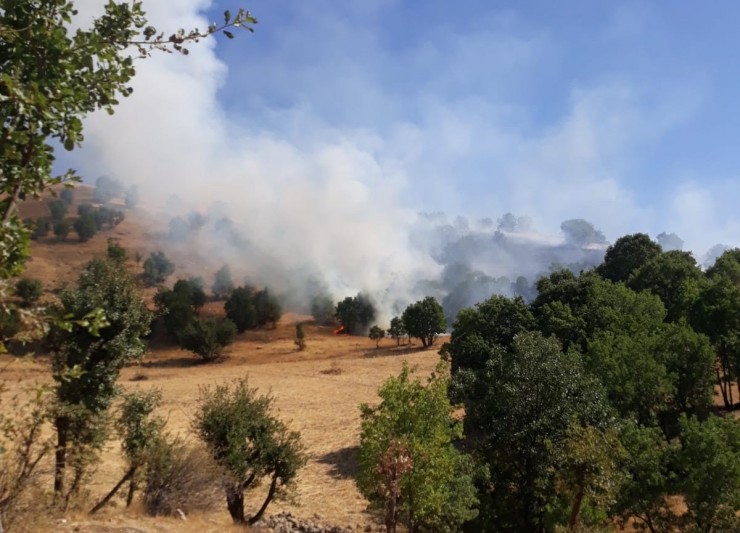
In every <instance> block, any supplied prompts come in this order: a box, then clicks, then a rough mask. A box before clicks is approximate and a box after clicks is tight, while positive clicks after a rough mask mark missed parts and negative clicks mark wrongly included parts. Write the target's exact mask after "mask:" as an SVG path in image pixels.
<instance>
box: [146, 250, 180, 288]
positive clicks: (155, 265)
mask: <svg viewBox="0 0 740 533" xmlns="http://www.w3.org/2000/svg"><path fill="white" fill-rule="evenodd" d="M174 271H175V265H174V263H173V262H172V261H170V260H169V259H168V258H167V256H166V255H165V254H164V252H152V253H151V254H150V255H149V258H148V259H147V260H146V261H144V281H145V282H146V283H148V284H149V285H156V284H157V283H162V282H163V281H164V280H166V279H167V278H168V277H169V276H170V275H172V273H173V272H174Z"/></svg>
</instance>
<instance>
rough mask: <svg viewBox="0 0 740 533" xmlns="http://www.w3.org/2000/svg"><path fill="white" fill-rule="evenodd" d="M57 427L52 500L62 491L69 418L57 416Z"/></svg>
mask: <svg viewBox="0 0 740 533" xmlns="http://www.w3.org/2000/svg"><path fill="white" fill-rule="evenodd" d="M54 425H55V426H56V429H57V448H56V452H55V463H54V501H56V499H57V498H58V497H59V496H60V495H61V494H62V492H63V491H64V469H65V468H66V466H67V433H68V432H69V418H68V417H66V416H58V417H57V418H56V420H55V421H54Z"/></svg>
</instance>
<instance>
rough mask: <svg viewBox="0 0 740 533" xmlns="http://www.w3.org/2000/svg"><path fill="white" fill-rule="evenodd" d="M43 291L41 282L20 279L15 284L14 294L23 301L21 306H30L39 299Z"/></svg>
mask: <svg viewBox="0 0 740 533" xmlns="http://www.w3.org/2000/svg"><path fill="white" fill-rule="evenodd" d="M43 289H44V285H43V283H41V280H38V279H32V278H21V279H20V280H18V283H16V284H15V294H16V295H17V296H18V297H19V298H21V300H23V305H25V306H30V305H31V304H33V303H34V302H36V301H37V300H38V299H39V298H41V293H42V291H43Z"/></svg>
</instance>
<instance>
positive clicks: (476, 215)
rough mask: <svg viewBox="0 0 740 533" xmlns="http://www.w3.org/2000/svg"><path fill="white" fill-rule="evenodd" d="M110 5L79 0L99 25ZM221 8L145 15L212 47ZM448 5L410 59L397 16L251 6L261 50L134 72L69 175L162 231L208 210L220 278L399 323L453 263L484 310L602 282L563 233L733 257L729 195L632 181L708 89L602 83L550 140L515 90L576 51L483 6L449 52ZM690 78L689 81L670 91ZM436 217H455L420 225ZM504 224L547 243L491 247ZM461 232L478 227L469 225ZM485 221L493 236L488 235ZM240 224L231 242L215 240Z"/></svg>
mask: <svg viewBox="0 0 740 533" xmlns="http://www.w3.org/2000/svg"><path fill="white" fill-rule="evenodd" d="M101 4H102V1H99V0H89V1H86V2H81V3H80V7H81V8H82V9H81V14H82V16H83V17H89V16H91V15H92V14H93V13H96V12H98V10H99V6H100V5H101ZM220 4H221V3H219V5H218V6H214V10H213V11H212V12H209V16H210V17H215V13H218V9H219V8H220V7H221V5H220ZM433 4H434V3H433ZM210 5H211V2H205V1H202V0H185V1H183V0H178V1H177V2H175V1H173V0H168V1H161V2H156V3H151V5H149V6H147V7H148V9H149V10H150V15H151V19H152V21H153V22H154V23H155V24H156V25H157V26H158V27H160V28H168V29H169V28H176V27H180V26H183V27H192V26H200V27H205V26H206V25H207V22H208V21H207V19H206V18H204V15H203V11H202V10H203V9H204V8H206V7H208V6H210ZM435 5H436V4H435ZM435 5H432V6H431V7H430V13H431V14H430V13H426V14H425V15H424V17H428V18H429V19H430V20H426V19H425V21H424V22H426V23H429V25H430V28H432V29H431V30H429V33H423V32H420V31H419V28H417V27H413V28H411V27H410V28H409V31H411V30H413V37H411V36H410V37H409V42H408V43H402V44H398V43H395V41H394V43H395V44H393V45H391V44H389V43H386V42H385V41H383V40H382V39H380V38H379V37H374V36H375V35H383V36H386V37H388V38H389V39H391V38H393V37H395V38H397V37H398V35H399V33H398V32H400V31H402V28H398V27H394V25H393V24H389V23H386V22H385V21H387V20H393V19H392V17H393V16H398V17H401V20H406V19H405V18H402V14H400V13H398V12H396V11H395V10H396V9H400V8H398V6H397V5H396V3H395V2H383V3H378V5H377V6H375V5H373V6H368V5H367V3H366V2H348V3H346V5H343V6H342V7H341V8H337V7H336V6H333V8H332V9H326V10H321V9H320V7H321V6H320V5H316V6H312V7H311V8H310V10H309V8H307V7H305V6H297V5H295V3H291V4H290V5H289V6H288V7H286V6H287V4H286V5H283V4H282V3H280V2H277V3H275V2H272V3H265V2H255V3H254V5H253V6H249V7H250V8H252V9H253V10H254V11H255V14H256V15H257V16H258V18H260V20H261V23H260V24H259V25H258V26H257V32H256V34H254V35H250V36H246V38H244V39H241V40H238V42H234V43H230V42H228V43H221V44H219V45H218V50H217V49H216V43H215V41H209V42H205V43H201V45H200V46H196V47H193V48H192V50H191V53H190V55H189V56H188V57H187V58H183V57H179V56H168V55H155V56H154V57H152V58H151V59H149V60H147V61H144V62H139V63H138V64H137V70H138V74H137V76H136V78H135V81H134V84H133V86H134V88H135V92H134V95H133V96H132V97H131V98H129V99H128V100H127V101H124V102H123V103H122V105H121V106H120V107H119V108H118V109H117V112H116V115H115V116H113V117H109V116H107V115H97V116H93V117H92V118H91V119H90V120H88V122H87V124H86V128H87V129H86V131H87V133H86V139H85V148H84V149H83V150H82V151H80V153H79V154H74V157H73V158H72V159H70V160H67V161H63V162H62V163H65V164H66V163H68V164H70V165H73V166H75V167H77V168H79V169H80V171H81V172H82V173H83V174H84V175H86V176H88V177H90V178H94V177H96V176H99V175H103V174H108V175H112V176H115V177H117V178H119V179H121V180H123V181H125V182H126V183H129V184H135V185H137V186H138V187H139V190H140V196H141V198H142V204H143V205H144V206H145V207H146V208H147V210H148V211H149V212H152V213H156V214H157V217H156V219H157V224H161V223H164V224H167V223H168V222H169V221H170V219H172V218H173V217H176V216H180V215H182V216H187V215H188V214H189V213H190V212H192V211H193V210H197V211H199V212H200V213H202V214H204V215H205V214H210V215H211V218H210V219H209V223H208V224H207V225H206V226H205V229H204V230H203V231H201V232H200V233H199V235H198V236H197V237H193V239H194V240H192V241H190V242H192V250H193V253H194V254H201V255H202V256H203V257H205V258H208V259H210V260H212V264H213V269H214V270H215V269H216V268H218V267H219V266H220V265H221V264H223V263H229V264H231V265H232V267H233V268H234V269H235V270H237V271H243V275H247V276H249V277H250V279H252V280H254V281H255V282H257V283H266V284H270V285H279V286H283V287H286V286H290V287H296V288H297V287H303V286H305V285H306V280H309V279H319V280H321V281H322V282H323V283H325V284H326V286H327V287H328V288H329V289H330V290H331V291H332V292H333V293H334V295H335V296H336V297H341V296H345V295H348V294H353V293H356V292H357V291H358V290H367V291H370V292H371V293H372V294H373V295H374V296H375V297H376V298H377V299H379V300H381V302H380V303H381V305H382V306H383V307H385V308H386V309H387V310H389V311H392V309H393V307H394V305H393V304H394V302H395V301H396V300H401V301H406V302H407V301H409V300H411V299H413V298H416V297H418V296H420V293H422V292H429V291H430V290H432V291H435V290H436V291H437V294H438V295H439V296H440V297H444V296H445V295H446V294H449V291H450V289H449V287H447V288H445V287H444V286H443V287H439V286H438V285H435V283H437V284H439V283H442V284H444V280H445V279H447V280H448V281H449V279H450V276H449V275H447V276H445V272H447V273H448V274H449V272H450V269H451V268H452V267H451V265H455V264H458V263H461V264H463V265H465V267H464V268H468V269H469V270H470V271H471V272H476V271H479V272H480V273H481V275H482V276H483V277H481V275H475V276H473V278H474V283H477V284H478V287H477V289H475V290H474V291H473V292H475V294H478V291H480V293H481V296H482V297H484V296H485V295H486V294H485V293H486V292H490V290H492V289H493V290H496V291H497V292H506V293H512V289H511V287H508V288H507V285H506V282H497V281H496V280H497V279H498V278H500V277H502V276H506V277H507V278H508V282H510V284H512V285H513V284H515V283H516V279H517V277H518V276H520V275H523V276H525V277H527V278H528V283H530V284H531V282H532V281H533V277H534V276H536V275H537V274H539V273H541V272H544V271H547V269H548V268H549V267H550V265H551V264H552V263H554V262H555V263H562V264H569V263H576V264H581V263H583V264H593V263H594V262H597V261H598V260H599V259H600V258H599V257H598V253H597V252H596V251H594V250H591V251H583V250H580V249H578V250H576V248H575V247H573V246H569V245H567V244H565V241H564V238H563V235H562V234H561V233H560V232H559V224H560V223H561V222H562V221H564V220H567V219H580V218H585V219H587V220H590V221H591V222H593V223H594V225H595V226H596V228H598V229H601V230H603V231H604V233H605V235H606V238H607V239H608V240H610V241H613V240H615V239H616V238H617V237H619V236H620V235H622V234H624V233H628V232H636V231H644V232H650V233H651V234H652V235H653V236H655V235H657V234H658V233H659V232H661V231H666V232H676V233H677V234H678V235H679V236H681V237H682V238H684V239H686V245H687V246H686V248H688V249H691V250H694V251H695V252H696V254H697V256H698V257H699V258H701V256H702V254H704V252H705V251H706V250H707V249H708V248H710V246H712V245H713V244H715V243H716V242H725V243H727V244H737V243H736V242H735V241H733V240H732V239H734V238H736V237H735V236H736V235H738V234H740V232H738V231H737V229H738V228H739V227H740V224H739V223H738V220H737V219H736V218H735V215H734V214H732V213H731V212H730V211H727V210H724V209H723V208H721V207H722V206H724V205H725V204H724V202H725V200H724V198H727V197H728V196H732V195H731V194H727V193H728V192H732V190H734V189H733V188H732V187H730V188H729V189H722V188H721V187H720V188H719V189H717V187H715V189H717V190H719V192H720V193H722V194H717V190H709V189H706V188H703V187H701V186H699V185H698V184H697V183H696V182H695V181H692V180H691V179H687V180H681V181H677V182H676V183H674V184H672V185H671V186H670V187H668V188H667V189H666V190H665V194H663V195H662V197H661V199H660V201H659V202H656V204H655V206H652V207H647V206H646V205H647V204H646V201H644V200H641V199H639V198H638V197H637V196H638V192H639V188H640V187H641V186H642V185H640V183H637V184H636V183H635V181H634V179H633V178H630V179H628V176H629V174H630V173H631V172H633V171H635V170H636V160H637V159H639V158H636V156H635V154H636V153H640V152H642V151H645V150H646V149H649V148H650V147H656V146H657V145H658V144H659V143H660V142H661V141H662V140H663V139H665V138H666V136H667V135H669V133H671V132H673V131H674V130H675V129H677V128H680V127H682V125H683V124H684V123H686V122H687V121H690V119H691V118H692V117H693V116H694V115H695V114H696V113H697V111H696V110H697V109H699V108H700V107H701V101H702V97H701V91H700V90H698V89H697V90H696V91H693V89H694V88H696V87H699V86H700V84H699V83H698V82H697V80H696V79H695V78H694V77H692V76H684V75H681V74H678V73H675V72H670V73H666V74H664V75H663V76H662V77H658V76H656V80H657V81H655V82H654V83H648V82H646V81H645V80H644V79H637V78H636V77H635V76H634V72H632V71H631V70H630V69H629V68H627V67H624V72H619V71H618V72H619V73H620V74H621V75H616V76H613V77H608V76H606V75H602V76H600V75H599V73H598V72H597V73H595V74H594V73H591V74H590V75H589V76H587V77H586V81H584V82H583V83H576V82H573V81H571V82H568V83H566V84H564V85H563V86H560V87H559V89H560V90H561V94H560V96H559V98H560V100H561V103H562V109H560V110H559V111H558V112H557V113H555V114H554V116H553V117H551V118H550V120H549V121H548V122H547V123H545V124H539V125H538V124H535V123H534V122H533V118H534V115H536V114H537V111H538V109H537V108H536V107H533V108H532V109H528V106H529V105H531V104H533V103H534V102H523V101H522V100H520V99H519V96H518V95H517V92H518V90H519V89H520V88H521V86H523V85H527V84H528V83H533V82H536V81H538V80H537V78H533V77H532V76H533V72H534V71H535V70H536V68H537V67H538V65H542V64H543V62H546V61H547V60H548V58H549V57H550V56H549V53H548V52H547V48H548V47H549V46H550V45H551V44H553V43H557V44H559V45H560V46H562V47H563V48H564V49H566V50H568V49H570V47H571V46H572V44H573V43H571V42H569V41H567V40H566V39H565V37H564V36H563V35H561V34H559V33H551V32H555V30H553V29H545V28H544V27H543V26H541V21H539V20H537V19H536V18H533V17H531V16H530V15H531V14H530V13H529V11H528V8H522V12H521V13H515V14H512V13H508V12H500V11H496V10H493V9H491V8H485V7H484V6H480V13H477V14H476V16H475V17H474V16H472V12H473V11H475V10H472V11H470V12H468V11H467V10H462V11H461V13H460V14H459V16H460V17H463V18H464V20H462V19H461V25H460V27H459V29H452V30H450V31H448V32H445V33H441V32H440V33H438V32H434V31H433V30H434V29H435V28H439V27H440V25H441V22H440V20H441V18H440V14H439V13H438V12H437V10H436V7H435ZM314 9H317V10H318V11H314ZM389 10H390V11H389ZM316 12H320V16H313V14H314V13H316ZM288 14H289V15H290V16H288ZM659 15H660V14H659V13H654V12H647V11H640V10H637V9H632V8H625V9H622V10H616V11H614V12H612V13H610V16H609V17H607V20H606V21H604V22H602V25H601V27H600V30H601V31H603V32H604V34H605V35H606V34H609V31H612V33H611V34H610V35H612V37H613V38H614V39H615V40H616V41H617V44H614V45H613V46H617V45H618V44H619V41H621V40H622V39H625V38H626V37H625V35H623V34H620V33H619V31H622V32H624V31H628V30H629V28H627V29H625V26H624V24H622V25H620V21H622V22H624V20H631V21H633V22H635V24H636V25H635V27H634V28H633V29H632V30H629V31H633V32H636V33H637V34H636V36H633V37H635V38H637V39H638V40H639V39H645V34H644V33H643V32H642V30H640V27H639V24H637V23H638V22H640V21H646V20H647V21H650V20H652V19H653V18H655V17H658V16H659ZM474 19H479V20H480V22H478V23H475V22H474ZM409 24H411V22H409ZM620 28H621V29H620ZM614 32H616V33H614ZM391 40H392V39H391ZM605 46H606V45H605ZM606 48H607V49H605V50H602V52H603V53H604V54H610V53H616V52H615V50H614V48H613V47H610V46H606ZM483 52H485V54H484V55H486V56H487V58H488V63H487V64H486V65H485V68H483V67H482V65H481V64H480V62H479V60H478V57H479V55H480V54H481V53H483ZM260 54H262V55H260ZM431 65H446V66H445V67H444V68H441V69H437V68H426V67H429V66H431ZM425 66H426V67H425ZM389 69H390V70H389ZM404 70H405V71H406V72H408V75H404ZM657 78H660V79H657ZM676 79H678V80H680V81H682V82H684V83H682V84H681V83H679V84H675V85H674V86H675V87H678V88H672V89H666V90H665V91H658V88H664V84H665V83H667V82H668V81H674V80H676ZM227 80H228V82H229V85H228V89H227V86H226V85H225V82H226V81H227ZM404 80H405V81H404ZM450 80H451V81H450ZM455 80H457V81H455ZM494 82H495V83H494ZM399 83H400V84H401V85H403V87H405V89H403V90H399V85H398V84H399ZM453 86H454V87H453ZM491 87H496V88H495V90H494V89H493V88H491ZM453 89H455V90H453ZM563 95H565V96H563ZM534 104H535V106H536V103H534ZM539 111H544V108H543V109H540V110H539ZM638 147H639V148H638ZM648 166H649V165H648ZM643 171H644V169H643ZM637 181H639V180H637ZM666 206H667V207H666ZM439 209H441V210H444V211H446V212H448V213H451V215H450V216H449V217H448V218H447V219H446V220H443V219H442V218H441V217H438V218H433V217H432V218H431V219H430V218H429V217H419V215H418V213H420V212H428V211H435V212H436V211H437V210H439ZM507 211H513V212H515V213H516V214H517V215H527V216H528V217H530V220H531V225H530V227H529V228H528V229H527V231H526V232H519V233H518V236H517V237H514V236H513V235H510V233H515V232H504V233H502V234H499V236H501V235H503V236H504V237H505V239H504V241H502V240H501V239H500V237H499V241H495V240H494V235H495V231H496V229H497V219H498V218H500V217H502V216H503V215H504V214H505V212H507ZM456 214H464V215H466V216H467V221H465V222H462V221H460V222H459V224H457V223H455V221H454V216H455V215H456ZM485 217H490V218H491V219H492V224H493V226H491V225H490V224H489V225H486V224H482V225H481V224H480V223H479V221H480V220H481V219H484V218H485ZM224 219H228V220H230V221H231V222H230V223H228V227H227V226H225V225H224V223H221V224H220V225H219V227H218V228H217V227H216V225H217V223H218V222H219V221H223V220H224ZM466 226H467V227H466ZM448 227H449V228H452V230H451V232H450V231H448V232H447V234H445V233H444V231H446V230H445V229H444V228H448ZM209 228H210V229H211V230H212V231H207V230H208V229H209ZM522 235H526V236H527V237H522ZM456 240H459V244H457V245H455V244H454V242H455V241H456ZM504 242H505V243H506V244H505V245H504V244H502V243H504ZM514 242H516V243H517V244H512V243H514ZM471 248H474V249H475V252H474V253H473V252H471ZM458 271H459V269H458ZM487 277H488V278H493V280H489V279H488V278H487ZM440 279H442V280H443V281H442V282H440V281H439V280H440ZM425 280H428V281H430V282H431V283H426V284H424V282H425ZM459 281H460V280H456V282H459ZM420 283H421V285H420ZM309 285H311V284H310V283H309ZM520 292H521V291H520ZM472 298H473V297H472V296H471V298H468V299H466V301H467V300H469V299H472ZM475 298H477V299H479V297H478V296H476V297H475Z"/></svg>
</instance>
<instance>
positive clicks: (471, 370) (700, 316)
mask: <svg viewBox="0 0 740 533" xmlns="http://www.w3.org/2000/svg"><path fill="white" fill-rule="evenodd" d="M739 319H740V250H729V251H727V252H725V253H724V254H723V255H722V256H721V257H720V258H719V259H718V260H717V262H716V263H715V265H714V266H713V267H712V268H710V269H708V270H707V271H706V272H702V270H701V269H700V268H699V267H698V266H697V265H696V262H695V261H694V259H693V257H692V256H691V255H690V254H689V253H686V252H680V251H675V250H673V251H667V252H664V251H662V249H661V247H660V246H659V245H658V244H656V243H654V242H652V241H651V240H650V239H649V238H648V237H647V236H646V235H642V234H636V235H630V236H626V237H623V238H621V239H619V240H618V241H617V242H616V243H615V244H614V245H613V246H610V247H609V248H608V250H607V252H606V256H605V260H604V262H603V263H602V264H600V265H599V266H598V267H597V268H596V269H595V270H592V271H588V272H583V273H581V274H580V275H575V274H573V273H572V272H571V271H569V270H562V271H557V272H553V273H552V274H550V275H549V276H546V277H543V278H541V279H540V280H539V281H538V282H537V297H536V298H535V299H534V300H533V301H532V302H531V303H527V302H525V301H524V300H523V299H522V298H507V297H503V296H493V297H491V298H489V299H488V300H486V301H484V302H481V303H479V304H478V305H476V306H475V307H474V308H468V309H464V310H462V311H461V312H460V313H459V314H458V315H457V318H456V320H455V322H454V324H453V327H452V333H451V337H450V340H449V343H447V344H445V345H444V347H443V349H442V351H441V353H442V355H443V358H444V359H446V360H447V361H449V364H450V371H451V374H450V378H447V377H445V376H446V371H445V370H444V369H442V370H439V371H438V372H437V373H436V374H435V375H434V376H433V377H432V379H431V381H430V382H429V383H428V384H427V385H422V384H421V383H420V382H419V381H418V380H412V379H411V378H410V377H409V373H408V371H404V373H403V374H402V375H401V376H400V377H399V378H392V379H391V380H389V381H388V382H387V383H386V384H385V385H384V386H383V388H382V389H381V391H380V396H381V399H382V403H381V404H380V405H379V406H378V407H376V408H369V407H365V408H364V409H363V436H362V442H361V447H360V448H361V451H360V457H361V472H360V475H359V476H360V477H359V486H360V489H361V490H362V491H363V493H364V494H365V495H366V496H367V497H368V498H370V499H371V501H376V502H378V503H379V504H381V505H382V506H383V509H385V518H386V525H387V529H388V531H393V530H394V528H395V524H396V523H397V522H401V523H404V524H405V525H406V526H407V527H408V528H409V530H410V531H442V530H466V531H501V532H509V531H510V532H519V531H542V532H545V531H548V532H549V531H564V530H568V531H575V530H578V531H601V530H605V529H606V530H608V529H611V528H613V527H614V525H615V524H616V525H626V524H629V525H630V527H632V528H637V529H644V530H649V531H651V532H665V531H704V532H729V531H740V516H738V510H739V509H740V422H738V420H737V419H735V418H733V417H732V416H731V415H730V414H729V411H730V410H732V409H734V408H735V407H736V403H735V400H736V398H735V397H734V396H733V384H738V380H739V378H740V373H739V372H738V370H740V365H739V364H738V363H740V358H738V354H740V350H739V349H738V348H739V347H740V345H738V344H737V338H738V332H739V331H740V329H739V328H738V326H739V325H740V324H738V323H737V320H739ZM715 387H717V388H718V389H719V390H720V391H721V395H722V403H723V405H724V410H722V409H718V408H717V407H715V405H714V402H713V396H714V395H713V392H714V389H715ZM442 391H444V398H440V395H441V394H443V392H442ZM458 405H459V406H462V407H463V408H464V412H465V416H464V418H463V419H462V422H460V418H459V416H456V414H455V409H454V406H458ZM432 421H436V422H432ZM445 421H446V422H445ZM430 424H431V425H430ZM434 424H437V425H436V426H435V425H434ZM435 428H436V429H435ZM445 428H447V429H445ZM449 428H452V429H449ZM453 442H456V443H457V446H455V447H450V446H451V443H453ZM460 450H463V451H464V452H465V453H464V454H462V455H460V453H461V452H460ZM684 506H685V507H684Z"/></svg>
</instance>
